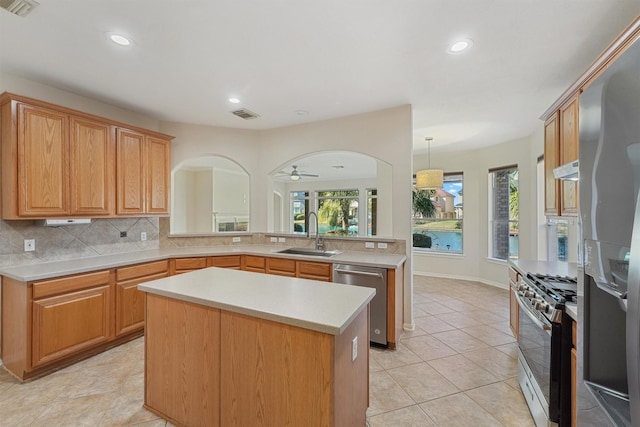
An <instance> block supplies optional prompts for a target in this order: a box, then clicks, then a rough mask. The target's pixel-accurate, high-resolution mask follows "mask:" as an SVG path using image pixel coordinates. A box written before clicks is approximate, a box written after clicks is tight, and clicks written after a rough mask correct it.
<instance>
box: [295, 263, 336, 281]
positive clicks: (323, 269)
mask: <svg viewBox="0 0 640 427" xmlns="http://www.w3.org/2000/svg"><path fill="white" fill-rule="evenodd" d="M332 266H333V264H328V263H326V262H313V261H298V277H301V278H303V279H312V280H322V281H324V282H330V281H331V269H332Z"/></svg>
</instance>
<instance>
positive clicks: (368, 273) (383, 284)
mask: <svg viewBox="0 0 640 427" xmlns="http://www.w3.org/2000/svg"><path fill="white" fill-rule="evenodd" d="M333 281H334V282H335V283H344V284H347V285H354V286H365V287H367V288H374V289H375V290H376V295H375V296H374V297H373V299H372V300H371V302H370V303H369V313H370V316H369V328H370V333H369V335H370V336H369V340H370V341H371V342H372V343H375V344H380V345H383V346H385V347H386V346H387V345H388V342H387V269H386V268H379V267H365V266H361V265H351V264H333Z"/></svg>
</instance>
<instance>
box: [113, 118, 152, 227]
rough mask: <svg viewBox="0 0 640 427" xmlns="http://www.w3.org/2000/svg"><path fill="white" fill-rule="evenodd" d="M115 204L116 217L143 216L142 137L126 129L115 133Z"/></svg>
mask: <svg viewBox="0 0 640 427" xmlns="http://www.w3.org/2000/svg"><path fill="white" fill-rule="evenodd" d="M116 150H117V151H116V158H117V170H118V179H117V181H118V182H117V192H118V197H117V204H116V213H117V214H118V215H128V214H143V213H144V212H145V206H144V204H145V193H144V185H145V182H144V173H145V171H144V168H143V159H144V135H143V134H141V133H138V132H134V131H131V130H128V129H118V133H117V149H116Z"/></svg>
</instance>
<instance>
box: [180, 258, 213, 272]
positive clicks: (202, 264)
mask: <svg viewBox="0 0 640 427" xmlns="http://www.w3.org/2000/svg"><path fill="white" fill-rule="evenodd" d="M206 267H207V257H197V258H176V259H174V260H172V262H171V274H180V273H188V272H189V271H194V270H200V269H201V268H206Z"/></svg>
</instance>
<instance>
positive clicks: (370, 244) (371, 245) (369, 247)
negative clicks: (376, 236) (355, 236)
mask: <svg viewBox="0 0 640 427" xmlns="http://www.w3.org/2000/svg"><path fill="white" fill-rule="evenodd" d="M364 247H365V248H367V249H373V248H375V247H376V244H375V243H373V242H364Z"/></svg>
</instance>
